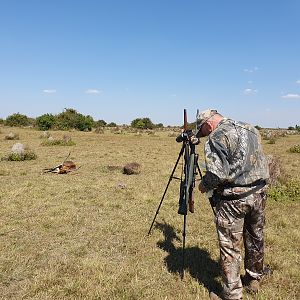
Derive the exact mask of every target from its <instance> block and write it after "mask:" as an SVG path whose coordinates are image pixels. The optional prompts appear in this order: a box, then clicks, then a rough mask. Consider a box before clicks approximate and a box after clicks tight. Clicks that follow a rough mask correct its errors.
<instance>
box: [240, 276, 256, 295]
mask: <svg viewBox="0 0 300 300" xmlns="http://www.w3.org/2000/svg"><path fill="white" fill-rule="evenodd" d="M242 283H243V286H244V288H245V290H246V292H247V293H249V294H257V293H258V291H259V281H258V280H257V279H255V278H253V277H251V276H250V275H249V274H246V275H245V276H244V277H243V278H242Z"/></svg>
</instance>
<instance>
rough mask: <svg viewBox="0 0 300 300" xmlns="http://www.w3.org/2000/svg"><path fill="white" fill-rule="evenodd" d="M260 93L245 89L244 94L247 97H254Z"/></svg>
mask: <svg viewBox="0 0 300 300" xmlns="http://www.w3.org/2000/svg"><path fill="white" fill-rule="evenodd" d="M257 92H258V90H254V89H244V94H245V95H254V94H256V93H257Z"/></svg>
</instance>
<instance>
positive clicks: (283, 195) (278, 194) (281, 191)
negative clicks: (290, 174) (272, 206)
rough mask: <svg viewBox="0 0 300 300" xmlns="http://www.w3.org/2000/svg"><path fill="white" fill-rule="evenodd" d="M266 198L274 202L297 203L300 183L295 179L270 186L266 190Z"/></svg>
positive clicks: (299, 194)
mask: <svg viewBox="0 0 300 300" xmlns="http://www.w3.org/2000/svg"><path fill="white" fill-rule="evenodd" d="M268 197H269V198H271V199H273V200H275V201H287V200H291V201H299V200H300V182H299V181H298V180H296V179H290V180H289V181H287V182H285V183H284V184H277V185H275V186H272V187H270V188H269V190H268Z"/></svg>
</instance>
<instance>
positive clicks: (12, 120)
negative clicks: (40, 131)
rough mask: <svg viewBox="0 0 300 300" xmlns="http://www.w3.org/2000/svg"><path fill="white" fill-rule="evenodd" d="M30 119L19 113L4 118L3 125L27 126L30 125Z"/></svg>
mask: <svg viewBox="0 0 300 300" xmlns="http://www.w3.org/2000/svg"><path fill="white" fill-rule="evenodd" d="M31 123H32V122H31V121H30V119H29V118H28V117H27V116H26V115H22V114H20V113H16V114H12V115H10V116H8V117H7V118H6V121H5V125H7V126H18V127H22V126H29V125H31Z"/></svg>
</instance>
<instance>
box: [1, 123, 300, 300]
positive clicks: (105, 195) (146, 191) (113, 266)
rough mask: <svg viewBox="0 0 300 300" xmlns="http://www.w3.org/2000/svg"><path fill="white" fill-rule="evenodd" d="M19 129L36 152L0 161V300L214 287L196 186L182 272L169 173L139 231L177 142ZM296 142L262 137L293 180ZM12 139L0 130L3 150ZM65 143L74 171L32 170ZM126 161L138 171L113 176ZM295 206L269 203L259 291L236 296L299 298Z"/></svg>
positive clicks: (166, 295)
mask: <svg viewBox="0 0 300 300" xmlns="http://www.w3.org/2000/svg"><path fill="white" fill-rule="evenodd" d="M1 130H2V133H1V135H5V134H7V133H8V132H9V131H10V130H11V129H10V128H7V127H3V128H2V129H1ZM19 132H20V136H21V137H22V140H21V142H24V143H26V144H28V145H29V146H30V148H31V149H33V150H34V152H35V153H36V154H37V157H38V158H37V159H36V160H32V161H26V162H8V161H2V162H0V178H1V185H0V299H43V300H44V299H55V300H57V299H120V300H121V299H122V300H125V299H128V300H129V299H130V300H131V299H155V300H156V299H176V300H177V299H182V300H186V299H193V300H194V299H204V300H205V299H208V292H209V289H214V290H217V291H220V288H221V287H220V281H221V278H220V273H219V265H218V256H219V249H218V244H217V236H216V231H215V225H214V222H213V215H212V212H211V208H210V206H209V204H208V201H207V200H206V199H205V197H204V196H203V195H201V196H200V194H199V192H198V191H196V194H195V200H196V201H195V202H196V203H195V210H196V211H195V213H194V214H189V215H188V217H187V240H186V270H185V278H184V280H183V281H182V280H181V279H180V274H179V272H180V268H181V246H182V241H181V240H182V228H183V219H182V217H181V216H179V215H178V214H177V202H178V192H179V184H178V182H177V181H176V180H173V181H172V183H171V185H170V187H169V190H168V193H167V195H166V198H165V200H164V202H163V205H162V207H161V209H160V212H159V214H158V216H157V223H156V226H155V228H154V229H153V232H152V235H150V236H147V232H148V230H149V227H150V225H151V222H152V219H153V217H154V214H155V211H156V209H157V206H158V204H159V201H160V198H161V196H162V193H163V191H164V189H165V187H166V184H167V182H168V179H169V176H170V173H171V171H172V168H173V166H174V164H175V162H176V159H177V156H178V153H179V150H180V145H179V144H178V143H176V142H175V139H174V138H171V137H168V135H169V134H170V132H164V131H159V132H156V133H155V136H152V135H149V134H148V133H146V132H145V133H141V134H140V135H139V136H135V134H134V133H130V134H129V133H126V132H125V133H124V134H120V135H116V134H114V133H113V132H108V131H105V133H104V134H101V135H99V134H96V133H93V132H86V133H84V132H72V137H74V139H75V140H76V145H74V146H72V147H70V148H68V147H63V148H62V147H43V146H42V145H41V144H40V138H39V136H40V132H38V131H34V130H29V129H20V130H19ZM55 133H57V132H55ZM58 133H60V132H58ZM60 134H63V133H60ZM297 141H299V136H288V137H282V138H279V139H278V140H277V141H276V146H274V145H270V144H266V141H264V148H265V150H266V152H267V153H269V154H274V155H277V156H278V157H280V159H281V161H282V163H283V166H284V167H285V169H286V172H287V173H288V174H289V176H290V177H292V178H294V179H295V182H299V180H300V178H299V169H300V158H299V155H297V154H296V155H295V154H294V153H290V152H288V151H287V150H288V149H289V148H290V147H291V146H292V145H295V144H296V143H297ZM12 144H13V141H9V140H4V139H3V138H1V137H0V153H1V154H2V153H7V152H8V151H9V150H10V149H11V146H12ZM202 147H203V143H202V144H200V145H199V146H198V149H197V150H198V153H199V154H200V157H201V160H202V158H203V155H202ZM70 150H71V157H70V158H69V159H70V160H73V161H74V162H75V163H76V164H77V165H78V166H81V168H80V169H79V170H78V171H77V172H74V173H70V174H68V175H55V174H47V175H41V171H42V169H43V168H46V167H51V166H54V165H56V164H58V163H60V162H62V161H63V160H64V159H65V157H66V156H67V154H68V153H69V151H70ZM133 161H135V162H137V163H139V164H141V173H140V174H139V175H132V176H128V175H124V174H122V166H124V165H125V164H127V163H130V162H133ZM111 166H115V167H111ZM179 173H180V166H179V167H178V170H177V171H176V175H177V176H178V175H179ZM299 213H300V201H292V200H291V199H288V198H286V199H284V201H274V200H273V199H272V198H271V199H270V200H269V202H268V205H267V225H266V257H265V261H266V263H267V264H270V265H271V266H272V267H273V268H275V272H274V275H273V276H272V277H271V278H270V279H269V280H268V281H266V282H264V284H263V287H262V290H261V293H260V294H259V296H257V297H252V296H248V295H246V294H245V299H295V300H296V299H299V298H300V292H299V281H300V271H299V267H298V264H299V244H300V233H299V232H300V231H299V227H300V226H299Z"/></svg>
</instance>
